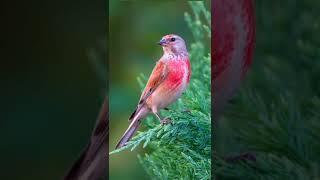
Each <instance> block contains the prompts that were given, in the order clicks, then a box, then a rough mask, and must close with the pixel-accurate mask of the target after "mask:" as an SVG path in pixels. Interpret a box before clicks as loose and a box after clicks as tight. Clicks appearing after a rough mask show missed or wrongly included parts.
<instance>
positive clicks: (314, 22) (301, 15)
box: [215, 0, 320, 180]
mask: <svg viewBox="0 0 320 180" xmlns="http://www.w3.org/2000/svg"><path fill="white" fill-rule="evenodd" d="M277 2H279V1H274V2H273V0H272V1H270V2H262V1H261V2H257V3H256V7H257V10H256V12H257V23H258V24H257V28H258V30H257V32H259V33H258V38H257V47H256V56H255V61H254V66H253V68H252V70H251V72H250V74H249V75H248V76H247V77H248V78H249V79H247V81H246V83H245V85H244V87H243V89H242V90H241V92H240V93H239V94H238V95H237V96H236V97H235V99H233V101H232V103H231V104H230V106H229V107H228V111H227V112H226V114H225V116H224V118H223V119H222V120H221V121H220V122H221V123H222V126H223V127H224V128H225V129H224V131H223V133H221V134H222V135H220V136H223V137H225V139H224V141H223V142H222V143H224V146H225V147H224V149H223V150H221V152H224V154H223V155H226V156H227V155H228V154H239V153H242V152H244V151H250V152H255V154H256V162H253V161H239V162H233V163H226V162H225V161H223V160H220V161H217V162H219V165H218V166H217V167H218V168H217V171H215V173H217V174H218V175H219V176H220V177H221V178H220V179H290V180H291V179H292V180H294V179H318V178H319V177H320V171H319V169H320V158H319V153H320V141H319V139H320V133H319V132H320V121H319V120H320V113H319V112H320V111H319V109H320V98H319V97H320V88H319V87H320V78H319V74H320V61H319V58H320V54H319V42H320V41H319V39H320V36H319V33H318V31H319V25H318V22H319V16H318V13H317V12H316V11H312V10H311V11H309V9H310V8H311V7H320V3H319V2H318V1H308V2H306V1H290V2H289V1H286V2H284V1H283V2H281V3H280V4H278V5H279V7H282V8H281V9H277V8H276V9H275V7H274V3H277ZM297 8H299V11H298V10H297ZM271 11H272V12H273V14H274V16H270V15H269V13H267V14H266V12H271ZM283 32H285V34H284V33H283ZM219 125H220V124H219ZM226 143H227V144H226ZM219 155H220V154H219Z"/></svg>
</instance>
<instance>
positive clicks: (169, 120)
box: [160, 118, 172, 125]
mask: <svg viewBox="0 0 320 180" xmlns="http://www.w3.org/2000/svg"><path fill="white" fill-rule="evenodd" d="M160 123H161V125H167V124H171V123H172V122H171V119H170V118H164V119H162V120H161V121H160Z"/></svg>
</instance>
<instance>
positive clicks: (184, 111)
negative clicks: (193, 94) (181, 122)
mask: <svg viewBox="0 0 320 180" xmlns="http://www.w3.org/2000/svg"><path fill="white" fill-rule="evenodd" d="M182 112H183V113H190V112H191V110H190V109H185V110H183V111H182Z"/></svg>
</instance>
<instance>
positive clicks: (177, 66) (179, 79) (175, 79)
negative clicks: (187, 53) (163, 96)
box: [168, 61, 186, 88]
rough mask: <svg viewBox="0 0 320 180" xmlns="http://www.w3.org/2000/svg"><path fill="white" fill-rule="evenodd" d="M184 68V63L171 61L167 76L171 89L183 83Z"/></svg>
mask: <svg viewBox="0 0 320 180" xmlns="http://www.w3.org/2000/svg"><path fill="white" fill-rule="evenodd" d="M185 66H186V63H185V62H184V61H172V62H170V63H169V74H168V85H169V86H170V87H171V88H176V87H178V86H180V85H181V84H182V83H183V79H184V76H185V73H186V72H185V69H186V68H185Z"/></svg>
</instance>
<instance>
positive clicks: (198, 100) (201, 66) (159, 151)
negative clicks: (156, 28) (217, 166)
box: [110, 1, 211, 180]
mask: <svg viewBox="0 0 320 180" xmlns="http://www.w3.org/2000/svg"><path fill="white" fill-rule="evenodd" d="M189 4H190V6H191V9H192V11H193V16H191V15H190V14H188V13H185V19H186V22H187V24H188V26H189V28H190V30H191V32H192V34H193V36H194V39H195V42H194V43H192V44H191V48H190V51H189V53H190V61H191V68H192V75H191V80H190V85H189V86H188V88H187V90H186V92H185V93H183V95H182V97H181V98H180V99H179V100H178V101H177V102H176V103H174V104H173V105H172V106H171V107H170V110H168V111H167V112H164V114H165V115H167V116H169V117H170V119H171V120H172V124H171V125H166V126H162V125H160V124H159V121H158V120H156V119H155V118H154V117H152V116H149V117H148V118H147V119H146V120H145V121H143V125H144V126H146V127H147V130H146V131H143V132H138V133H137V135H136V136H135V137H133V138H132V140H131V141H130V142H129V143H128V145H127V146H125V147H123V148H121V149H118V150H115V151H113V152H111V153H110V154H113V153H117V152H120V151H122V150H125V149H131V150H134V149H135V148H136V147H137V146H139V145H141V144H142V146H143V147H144V148H145V147H146V148H147V153H145V154H143V155H139V156H138V157H139V161H140V162H141V164H142V166H143V167H144V169H145V170H146V172H147V173H148V174H149V175H150V177H151V178H153V179H203V180H205V179H210V178H211V92H210V91H211V69H210V62H211V61H210V60H211V56H210V53H209V52H210V44H209V42H210V35H211V28H210V24H211V23H210V22H211V19H210V18H211V17H210V11H208V10H207V9H206V8H205V5H204V3H203V2H201V1H197V2H189ZM201 19H205V22H204V23H203V22H202V20H201ZM146 80H147V79H146V77H145V76H144V75H141V76H140V77H139V78H138V82H139V84H140V85H141V86H142V87H143V86H144V85H145V83H146Z"/></svg>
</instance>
